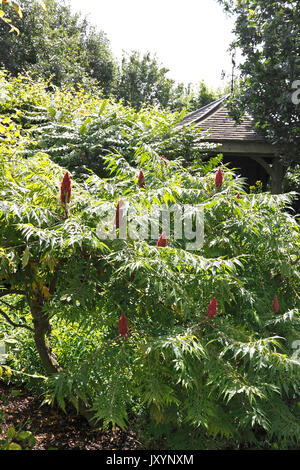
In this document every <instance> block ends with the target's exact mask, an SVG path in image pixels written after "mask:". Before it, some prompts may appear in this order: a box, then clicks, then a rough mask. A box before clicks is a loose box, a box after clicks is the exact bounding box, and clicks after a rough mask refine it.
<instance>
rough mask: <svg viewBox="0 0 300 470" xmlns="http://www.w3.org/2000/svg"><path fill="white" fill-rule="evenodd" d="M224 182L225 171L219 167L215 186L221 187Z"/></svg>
mask: <svg viewBox="0 0 300 470" xmlns="http://www.w3.org/2000/svg"><path fill="white" fill-rule="evenodd" d="M222 184H223V173H222V170H221V168H219V169H218V171H217V173H216V176H215V186H216V187H217V188H220V187H221V186H222Z"/></svg>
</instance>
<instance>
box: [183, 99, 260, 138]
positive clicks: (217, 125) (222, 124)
mask: <svg viewBox="0 0 300 470" xmlns="http://www.w3.org/2000/svg"><path fill="white" fill-rule="evenodd" d="M229 96H230V95H226V96H224V97H222V98H220V99H218V100H216V101H213V102H212V103H209V104H207V105H206V106H203V107H202V108H200V109H198V110H197V111H195V112H193V113H191V114H189V115H188V116H186V117H185V118H184V119H183V120H182V121H181V122H180V125H191V124H193V125H194V126H195V127H196V128H199V127H200V128H201V129H202V130H204V131H209V134H208V136H207V137H205V140H206V141H212V142H223V141H243V142H249V141H252V142H266V140H265V138H264V136H263V135H262V134H261V133H260V132H259V131H258V130H257V129H255V125H254V121H253V119H252V118H251V116H250V115H249V114H247V113H246V114H245V116H244V117H243V120H242V122H241V123H240V124H236V123H235V121H234V120H233V119H232V118H230V117H229V116H228V111H227V109H226V106H225V101H226V100H227V98H228V97H229Z"/></svg>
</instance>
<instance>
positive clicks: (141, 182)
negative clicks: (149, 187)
mask: <svg viewBox="0 0 300 470" xmlns="http://www.w3.org/2000/svg"><path fill="white" fill-rule="evenodd" d="M145 184H146V183H145V177H144V173H143V172H142V170H141V171H140V172H139V177H138V185H139V187H140V188H144V187H145Z"/></svg>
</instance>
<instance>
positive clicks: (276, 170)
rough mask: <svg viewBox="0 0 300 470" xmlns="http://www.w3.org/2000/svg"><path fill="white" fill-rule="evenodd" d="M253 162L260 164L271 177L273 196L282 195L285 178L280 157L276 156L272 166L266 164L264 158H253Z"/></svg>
mask: <svg viewBox="0 0 300 470" xmlns="http://www.w3.org/2000/svg"><path fill="white" fill-rule="evenodd" d="M250 158H252V159H253V160H255V161H256V162H257V163H259V164H260V165H261V166H262V167H263V168H264V169H265V170H266V172H267V173H268V175H269V176H270V182H271V194H281V193H282V182H283V177H284V167H283V165H282V163H281V162H280V158H279V155H275V156H274V157H273V160H272V165H269V163H267V162H266V160H264V159H263V158H262V157H256V156H251V157H250Z"/></svg>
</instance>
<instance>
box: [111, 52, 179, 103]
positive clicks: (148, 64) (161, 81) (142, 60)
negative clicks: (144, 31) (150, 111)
mask: <svg viewBox="0 0 300 470" xmlns="http://www.w3.org/2000/svg"><path fill="white" fill-rule="evenodd" d="M167 73H168V69H166V68H165V67H163V66H162V65H161V64H159V62H158V60H157V58H156V56H155V55H154V56H153V57H151V54H150V53H149V52H148V53H145V54H143V55H141V53H140V52H138V51H133V52H131V53H124V54H123V58H122V61H121V65H120V69H119V74H118V78H117V81H116V84H115V89H114V92H113V94H114V96H115V97H116V98H117V99H122V100H123V101H124V104H128V105H130V106H132V107H133V108H135V109H136V110H139V109H141V107H142V106H148V105H156V106H161V107H167V106H168V105H169V101H170V98H171V94H172V87H173V85H174V80H171V79H170V78H168V77H167V76H166V74H167Z"/></svg>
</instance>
